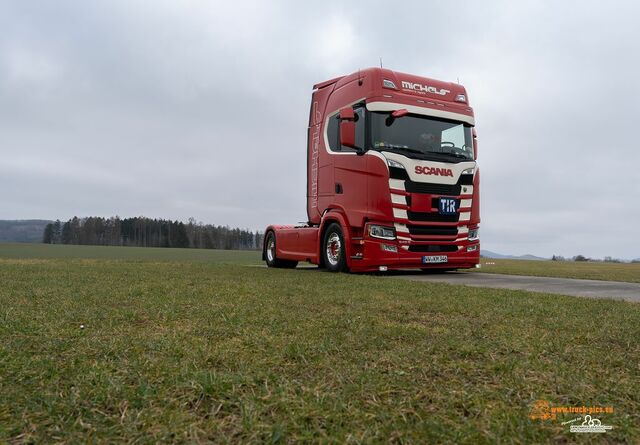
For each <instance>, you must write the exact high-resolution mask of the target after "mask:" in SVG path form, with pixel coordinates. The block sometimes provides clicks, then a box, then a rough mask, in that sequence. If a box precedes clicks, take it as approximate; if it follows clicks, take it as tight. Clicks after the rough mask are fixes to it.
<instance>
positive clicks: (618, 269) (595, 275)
mask: <svg viewBox="0 0 640 445" xmlns="http://www.w3.org/2000/svg"><path fill="white" fill-rule="evenodd" d="M480 263H481V265H482V267H481V268H480V269H474V270H473V271H474V272H486V273H503V274H508V275H531V276H536V277H558V278H582V279H587V280H605V281H627V282H629V283H640V263H592V262H575V261H531V260H494V259H491V258H483V259H482V260H481V262H480ZM487 263H491V264H487Z"/></svg>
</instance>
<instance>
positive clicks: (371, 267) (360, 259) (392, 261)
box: [350, 237, 480, 272]
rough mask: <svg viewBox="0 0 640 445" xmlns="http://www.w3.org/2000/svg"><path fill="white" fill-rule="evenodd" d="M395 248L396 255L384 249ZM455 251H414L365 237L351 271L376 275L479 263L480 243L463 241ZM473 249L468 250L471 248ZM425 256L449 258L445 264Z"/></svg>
mask: <svg viewBox="0 0 640 445" xmlns="http://www.w3.org/2000/svg"><path fill="white" fill-rule="evenodd" d="M383 245H385V246H395V248H396V249H397V252H390V251H389V250H387V249H384V248H383ZM456 246H457V247H458V250H457V251H455V252H411V251H409V250H408V249H407V248H408V247H409V246H408V245H406V244H400V243H399V242H398V241H397V240H394V241H386V240H378V239H374V238H370V237H366V238H364V239H362V240H360V241H359V242H358V243H357V244H356V245H355V249H354V254H352V255H351V261H350V264H351V265H350V269H351V271H352V272H373V271H379V270H397V269H471V268H474V267H476V265H477V264H479V263H480V242H479V241H468V240H466V241H463V242H460V243H458V244H457V245H456ZM469 247H470V248H471V249H474V250H473V251H468V248H469ZM425 256H446V258H447V261H446V262H444V263H424V262H423V258H424V257H425Z"/></svg>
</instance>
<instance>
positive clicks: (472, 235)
mask: <svg viewBox="0 0 640 445" xmlns="http://www.w3.org/2000/svg"><path fill="white" fill-rule="evenodd" d="M479 233H480V229H471V230H469V241H478V235H479Z"/></svg>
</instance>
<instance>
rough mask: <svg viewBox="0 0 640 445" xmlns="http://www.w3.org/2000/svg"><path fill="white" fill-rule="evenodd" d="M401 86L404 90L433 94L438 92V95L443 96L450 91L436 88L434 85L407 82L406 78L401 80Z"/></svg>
mask: <svg viewBox="0 0 640 445" xmlns="http://www.w3.org/2000/svg"><path fill="white" fill-rule="evenodd" d="M402 88H404V89H405V90H412V91H415V92H418V93H433V94H439V95H440V96H444V95H446V94H447V93H450V92H451V91H450V90H445V89H444V88H443V89H440V90H439V89H437V88H436V87H432V86H429V85H422V84H420V83H413V82H407V81H406V80H403V81H402Z"/></svg>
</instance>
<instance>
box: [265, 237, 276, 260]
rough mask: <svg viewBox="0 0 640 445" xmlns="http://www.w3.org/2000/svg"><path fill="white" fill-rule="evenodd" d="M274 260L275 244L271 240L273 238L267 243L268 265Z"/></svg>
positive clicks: (271, 238)
mask: <svg viewBox="0 0 640 445" xmlns="http://www.w3.org/2000/svg"><path fill="white" fill-rule="evenodd" d="M275 258H276V242H275V241H274V240H273V237H270V238H269V241H267V260H269V262H270V263H272V262H273V260H275Z"/></svg>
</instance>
